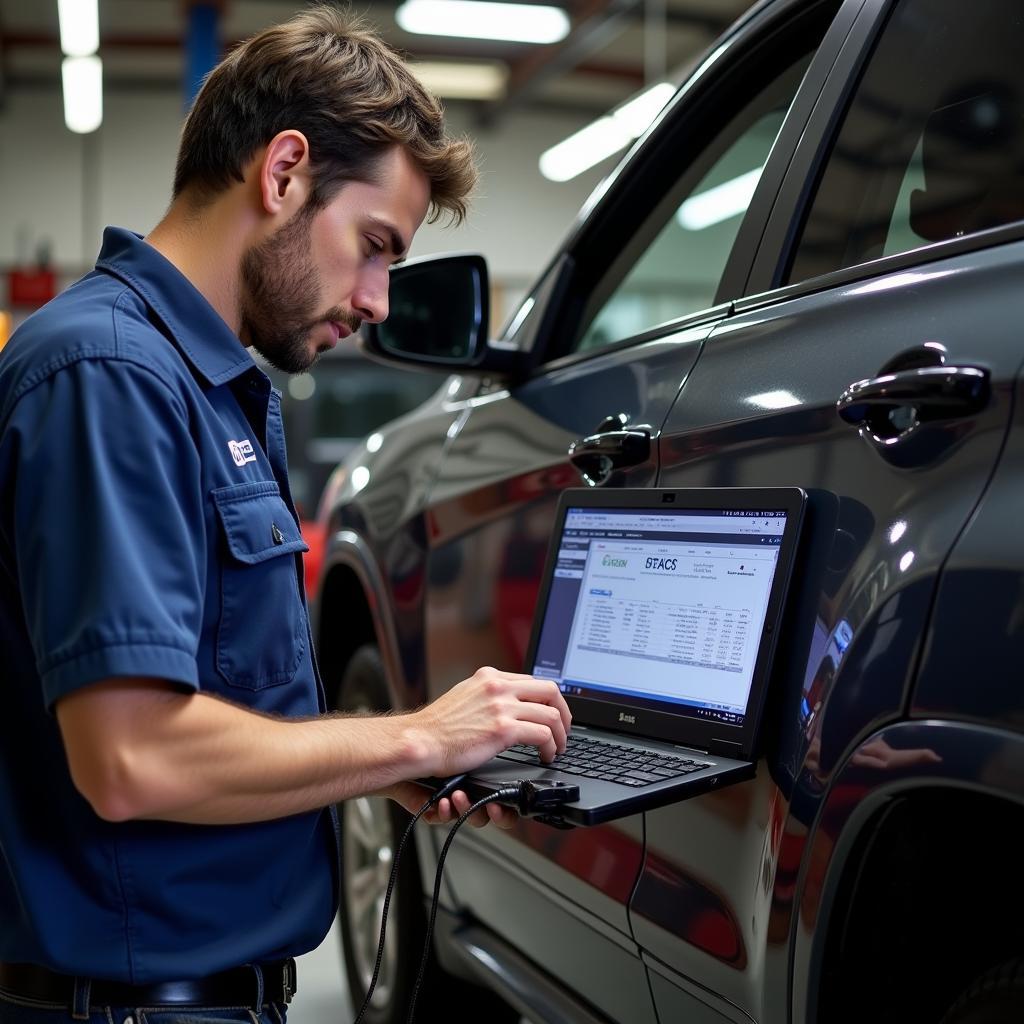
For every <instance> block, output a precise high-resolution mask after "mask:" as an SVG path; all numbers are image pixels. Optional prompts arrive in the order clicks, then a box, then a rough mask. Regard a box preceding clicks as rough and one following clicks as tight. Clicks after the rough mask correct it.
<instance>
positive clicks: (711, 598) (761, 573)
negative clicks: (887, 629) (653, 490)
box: [532, 507, 786, 726]
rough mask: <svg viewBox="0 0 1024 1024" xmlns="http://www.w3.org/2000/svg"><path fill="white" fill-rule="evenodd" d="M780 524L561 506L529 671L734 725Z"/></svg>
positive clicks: (753, 517) (740, 715)
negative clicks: (560, 523) (561, 523)
mask: <svg viewBox="0 0 1024 1024" xmlns="http://www.w3.org/2000/svg"><path fill="white" fill-rule="evenodd" d="M785 525H786V513H785V512H783V511H778V510H770V509H764V510H761V509H757V510H752V509H683V508H680V509H675V508H673V509H665V510H662V509H657V508H648V509H637V508H593V507H588V508H573V507H569V508H568V509H567V511H566V515H565V521H564V526H563V529H562V534H561V538H560V546H559V549H558V555H557V558H556V560H555V562H554V577H553V579H551V581H550V589H549V591H548V600H547V605H546V607H545V610H544V620H543V622H542V624H541V627H540V634H539V637H538V640H537V647H536V654H535V656H534V664H533V668H532V671H533V674H534V675H535V676H539V677H543V678H546V679H554V680H555V681H556V682H557V683H558V684H559V686H560V687H561V689H562V691H563V692H564V693H566V694H572V695H574V696H579V697H585V698H588V699H590V700H597V701H609V702H613V703H615V704H616V705H619V706H621V705H624V704H625V705H630V704H631V705H634V706H636V707H638V708H651V709H656V710H659V711H667V712H670V713H672V714H674V715H680V716H686V717H692V718H699V719H710V720H712V721H717V722H719V723H723V724H728V725H737V726H742V725H743V723H744V719H745V716H746V715H747V713H748V701H749V697H750V690H751V681H752V678H753V674H754V666H755V664H756V661H757V654H758V648H759V646H760V642H761V633H762V629H763V628H764V623H765V615H766V612H767V609H768V599H769V595H770V593H771V585H772V580H773V578H774V575H775V570H776V567H777V564H778V559H779V552H780V550H781V548H780V545H781V543H782V537H783V532H784V529H785Z"/></svg>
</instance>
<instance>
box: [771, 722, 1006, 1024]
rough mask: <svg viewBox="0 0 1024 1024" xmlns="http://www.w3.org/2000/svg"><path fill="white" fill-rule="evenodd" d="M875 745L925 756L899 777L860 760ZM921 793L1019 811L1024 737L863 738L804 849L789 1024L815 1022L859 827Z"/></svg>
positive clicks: (921, 731) (963, 732) (926, 727)
mask: <svg viewBox="0 0 1024 1024" xmlns="http://www.w3.org/2000/svg"><path fill="white" fill-rule="evenodd" d="M879 743H884V744H885V745H886V746H887V747H889V748H891V749H893V750H899V751H903V752H911V753H915V752H916V753H917V754H919V755H927V756H919V757H918V758H917V763H916V764H911V765H907V764H905V763H904V764H902V765H901V766H900V769H899V770H898V771H897V772H893V771H891V770H887V769H886V768H884V767H875V766H869V765H867V764H864V763H863V762H864V761H865V760H866V759H865V758H864V757H863V755H864V754H865V753H866V752H867V753H868V754H869V755H870V750H871V748H872V747H877V745H878V744H879ZM858 755H862V756H860V757H858ZM859 761H860V762H862V763H858V762H859ZM926 790H932V791H936V792H938V793H940V794H941V793H942V792H943V791H945V792H948V793H955V792H957V791H960V792H962V791H969V792H971V793H974V794H977V795H978V796H992V797H995V798H997V799H999V800H1006V801H1010V802H1012V803H1013V804H1016V805H1017V806H1018V807H1020V806H1024V736H1021V735H1020V733H1015V732H1010V731H1007V730H1005V729H994V728H988V727H983V726H978V725H975V724H972V723H965V722H949V721H937V720H934V719H930V720H922V721H917V722H908V721H904V722H898V723H894V724H893V725H890V726H888V727H886V728H885V729H883V730H881V731H880V732H879V733H877V734H875V735H872V736H870V737H866V738H865V739H864V741H863V742H862V743H861V744H860V745H859V746H858V747H857V748H854V749H853V750H851V752H850V754H849V756H848V757H847V758H846V759H845V760H844V762H843V764H842V765H840V766H839V767H838V768H837V770H836V772H835V774H834V777H833V779H832V784H831V786H830V788H829V793H828V795H827V797H826V798H825V800H824V802H823V804H822V806H821V809H820V812H819V816H818V820H817V823H816V825H815V828H814V830H813V833H812V834H811V836H810V838H809V842H808V847H809V848H808V852H807V858H806V861H807V865H808V869H807V871H806V872H805V874H804V876H803V877H802V878H801V880H800V885H799V892H798V893H797V896H796V904H797V908H798V912H797V913H796V914H795V915H794V936H793V948H792V956H793V969H792V977H793V993H792V1006H793V1013H792V1020H793V1022H794V1024H813V1022H814V1021H815V1020H816V1010H817V1006H818V1000H817V995H818V992H817V989H818V985H817V981H816V979H817V977H818V972H817V970H816V966H817V965H818V964H820V960H821V958H822V955H823V951H824V950H823V947H824V943H825V931H826V930H825V929H824V928H822V927H821V924H822V922H823V921H825V920H827V918H828V913H829V911H830V910H831V909H832V907H833V904H834V901H835V899H836V896H837V887H838V883H839V878H840V876H841V874H842V871H843V868H844V867H845V866H846V864H847V861H848V860H849V858H850V857H851V856H852V855H853V852H854V849H855V843H856V839H857V837H858V836H859V834H860V833H861V831H862V828H863V826H864V825H865V823H866V822H868V821H869V820H870V819H871V817H872V816H873V815H875V814H876V813H877V812H878V811H879V809H880V808H882V807H883V806H884V805H885V804H886V803H887V802H891V801H893V800H894V799H896V798H897V797H899V796H901V795H906V794H913V793H920V792H922V791H926ZM1006 839H1007V837H1006V836H1004V835H999V834H991V835H987V836H986V835H981V834H979V835H977V836H974V837H972V841H975V842H977V843H979V844H984V843H987V842H991V843H997V844H1003V843H1005V842H1006ZM997 912H998V909H997V908H994V907H990V908H986V909H985V910H984V911H983V913H984V914H985V915H986V916H990V915H991V914H992V913H997ZM779 1019H782V1018H779Z"/></svg>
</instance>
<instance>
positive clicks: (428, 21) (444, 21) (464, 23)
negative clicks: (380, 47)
mask: <svg viewBox="0 0 1024 1024" xmlns="http://www.w3.org/2000/svg"><path fill="white" fill-rule="evenodd" d="M395 20H396V21H397V22H398V24H399V25H400V26H401V27H402V28H403V29H405V31H406V32H414V33H416V34H418V35H431V36H458V37H459V38H462V39H501V40H504V41H506V42H518V43H557V42H560V41H561V40H563V39H564V38H565V37H566V36H567V35H568V34H569V16H568V15H567V14H566V13H565V11H563V10H562V9H561V8H560V7H542V6H540V5H534V4H512V3H508V4H506V3H492V2H489V0H406V3H404V4H402V6H401V7H399V8H398V10H397V11H396V12H395Z"/></svg>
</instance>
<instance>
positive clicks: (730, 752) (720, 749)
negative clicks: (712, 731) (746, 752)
mask: <svg viewBox="0 0 1024 1024" xmlns="http://www.w3.org/2000/svg"><path fill="white" fill-rule="evenodd" d="M708 753H709V754H721V755H722V757H743V747H742V746H741V745H740V744H739V743H733V742H731V741H730V740H710V741H709V742H708Z"/></svg>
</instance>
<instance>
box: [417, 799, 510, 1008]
mask: <svg viewBox="0 0 1024 1024" xmlns="http://www.w3.org/2000/svg"><path fill="white" fill-rule="evenodd" d="M518 795H519V785H518V784H517V785H515V786H508V787H506V788H504V789H499V790H496V791H495V792H493V793H488V794H487V796H485V797H483V798H481V799H480V800H477V802H476V803H475V804H473V805H472V806H471V807H470V808H469V809H468V810H466V811H465V812H464V813H463V814H461V815H460V816H459V819H458V821H456V822H455V824H454V825H452V827H451V829H450V831H449V832H448V838H447V839H445V841H444V846H442V847H441V855H440V857H439V858H438V861H437V873H436V874H435V875H434V897H433V899H432V901H431V904H430V918H429V919H428V921H427V934H426V936H425V937H424V940H423V956H422V957H421V958H420V970H419V974H417V975H416V985H415V986H414V987H413V990H412V996H411V997H410V998H409V1015H408V1016H407V1017H406V1024H413V1018H414V1017H415V1016H416V998H417V996H418V995H419V992H420V986H421V985H422V984H423V976H424V974H425V973H426V970H427V961H428V960H429V959H430V940H431V937H432V936H433V934H434V921H435V919H436V918H437V904H438V900H439V899H440V896H441V875H442V873H443V871H444V860H445V857H447V856H448V849H449V847H450V846H451V845H452V840H453V839H454V838H455V833H456V832H458V830H459V829H460V828H461V827H462V826H463V825H464V824H465V823H466V821H467V820H468V818H469V817H470V815H472V814H473V813H474V812H476V811H478V810H480V808H481V807H483V806H485V805H486V804H491V803H494V801H495V800H509V799H512V798H515V797H518Z"/></svg>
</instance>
